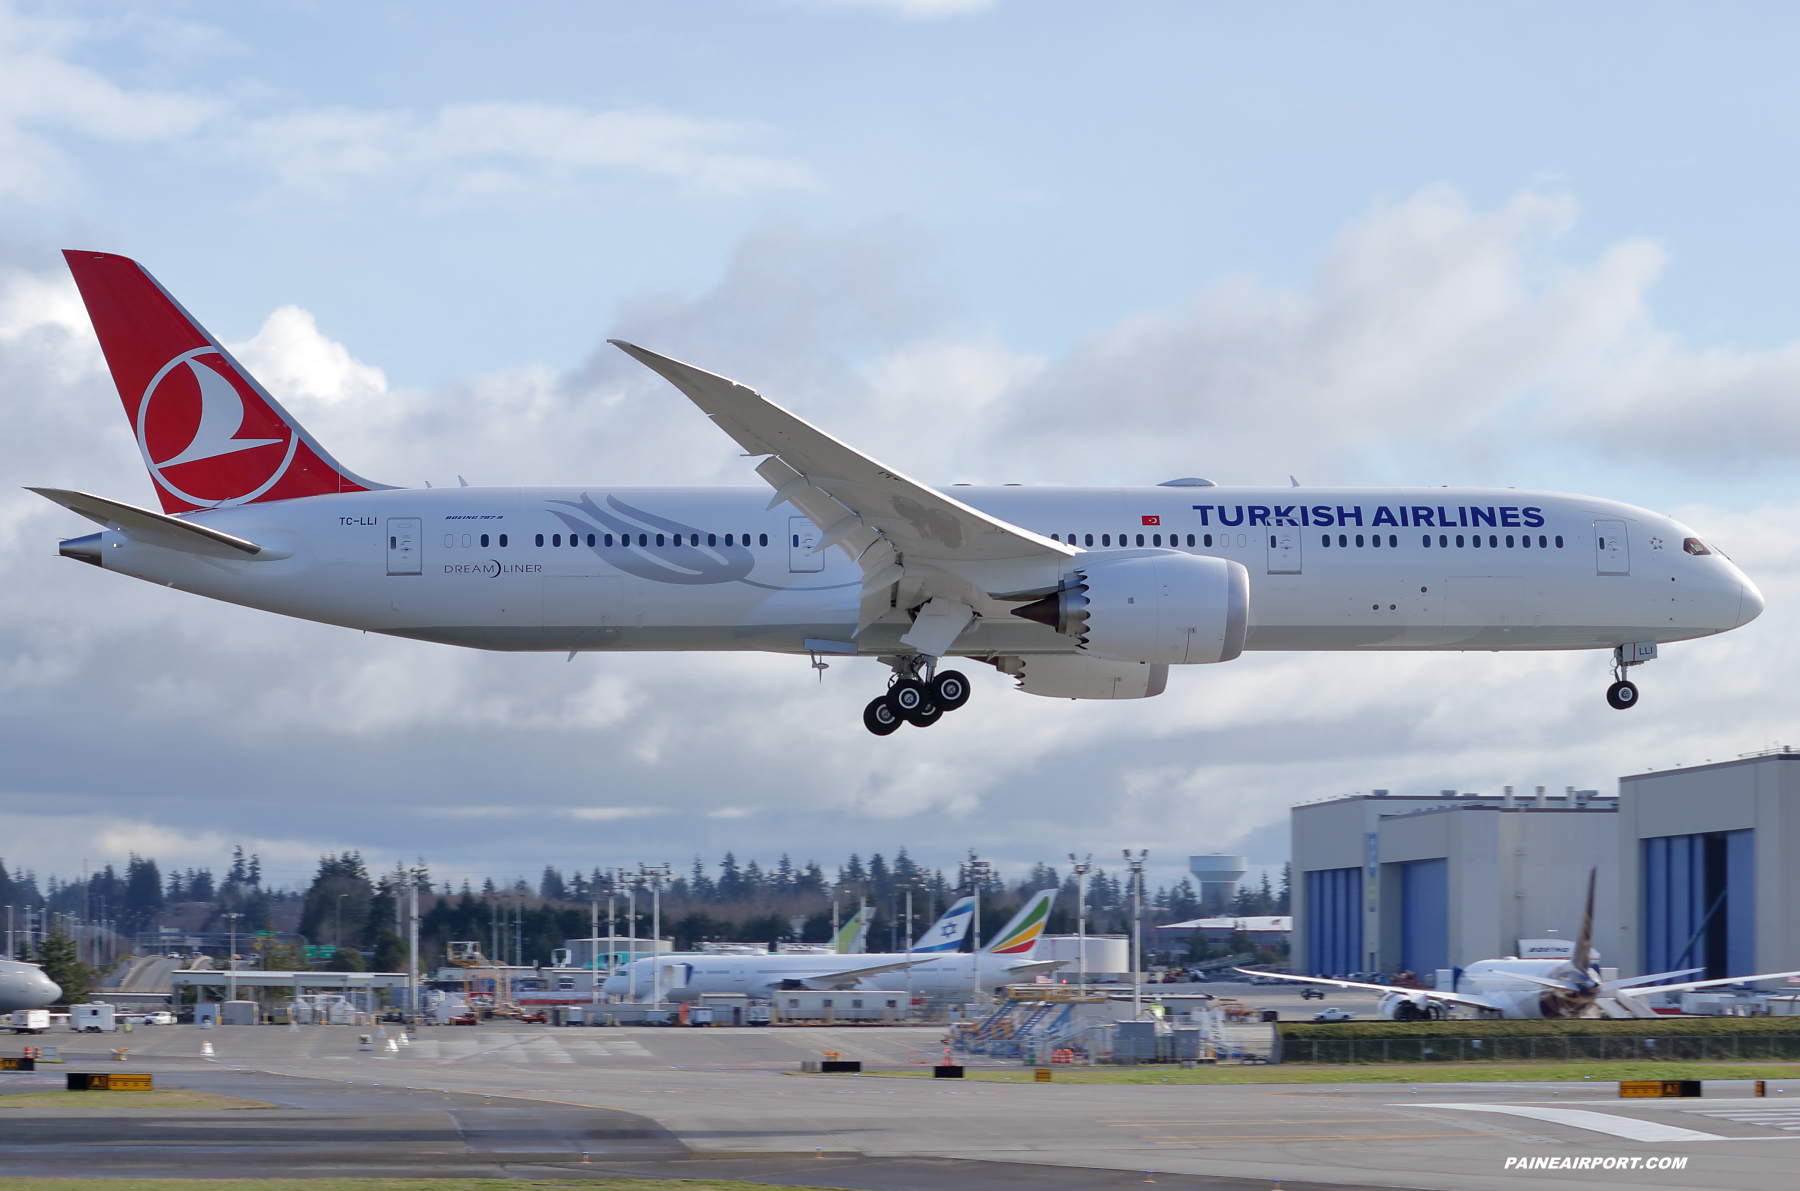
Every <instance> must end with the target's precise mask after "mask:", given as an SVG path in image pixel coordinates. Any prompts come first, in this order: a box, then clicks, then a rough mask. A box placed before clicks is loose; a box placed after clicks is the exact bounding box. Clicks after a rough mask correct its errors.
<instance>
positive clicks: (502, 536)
mask: <svg viewBox="0 0 1800 1191" xmlns="http://www.w3.org/2000/svg"><path fill="white" fill-rule="evenodd" d="M500 545H501V546H502V547H504V546H505V545H506V535H505V534H501V535H500Z"/></svg>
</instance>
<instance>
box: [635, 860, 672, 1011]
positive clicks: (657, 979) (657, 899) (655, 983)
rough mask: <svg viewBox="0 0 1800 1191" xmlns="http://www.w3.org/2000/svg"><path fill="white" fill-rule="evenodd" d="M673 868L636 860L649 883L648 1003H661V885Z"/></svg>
mask: <svg viewBox="0 0 1800 1191" xmlns="http://www.w3.org/2000/svg"><path fill="white" fill-rule="evenodd" d="M674 871H675V870H674V869H673V868H671V867H670V866H669V865H667V864H645V863H644V862H643V861H641V860H640V861H638V875H639V876H640V877H642V878H643V879H644V880H645V881H646V882H648V883H649V885H650V992H651V996H650V1003H651V1004H652V1005H656V1006H658V1007H660V1006H661V1005H662V887H663V882H664V881H666V880H668V879H669V874H670V873H672V872H674Z"/></svg>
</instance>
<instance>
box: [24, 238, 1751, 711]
mask: <svg viewBox="0 0 1800 1191" xmlns="http://www.w3.org/2000/svg"><path fill="white" fill-rule="evenodd" d="M65 256H66V257H67V259H68V263H69V268H70V270H71V271H72V272H73V273H74V275H75V281H76V284H77V285H78V286H79V287H80V290H81V296H82V299H83V300H84V301H85V302H86V304H87V309H88V314H89V316H90V317H91V319H92V320H93V324H94V330H95V332H96V333H97V334H98V336H99V339H100V346H101V348H102V350H103V351H104V352H105V354H106V360H107V364H108V365H109V367H110V368H111V370H112V376H113V380H114V382H115V383H116V384H117V386H118V390H119V395H120V397H121V398H122V399H123V401H124V403H125V413H126V416H127V417H128V419H129V420H130V424H131V429H132V432H133V434H134V436H135V437H136V439H137V444H138V449H139V451H140V452H141V454H142V455H143V460H144V465H145V466H146V467H147V468H148V469H149V471H150V476H151V479H152V481H153V483H154V485H155V488H156V494H157V497H158V499H159V500H160V502H161V505H162V511H161V512H157V511H154V510H152V509H147V508H140V507H137V506H134V505H130V504H125V503H123V502H120V501H116V500H111V499H107V498H104V497H99V496H92V495H88V494H86V493H81V492H72V491H67V490H63V489H55V488H36V489H33V491H36V492H39V493H41V494H43V495H44V496H46V497H48V498H49V499H51V500H53V501H55V502H57V503H58V504H60V505H63V506H64V507H65V508H68V509H70V510H72V511H73V512H76V513H79V514H81V515H82V516H84V517H86V518H88V519H89V520H91V521H94V522H97V523H99V524H100V525H102V526H104V527H105V528H104V530H103V531H102V532H100V533H93V534H88V535H87V536H85V537H78V538H74V539H71V540H69V541H65V542H63V543H62V553H63V554H64V555H66V556H68V557H70V558H76V559H80V560H82V561H84V562H88V563H92V564H93V565H95V566H98V567H101V568H103V569H105V570H109V571H117V572H120V573H121V574H126V575H131V576H134V577H136V578H139V579H144V580H147V581H149V582H152V583H161V584H165V585H167V586H169V587H174V588H179V589H181V590H183V591H191V592H194V593H196V594H199V595H203V596H209V597H211V598H213V599H218V600H225V601H228V602H231V603H235V604H242V605H246V606H248V607H252V608H261V609H264V610H266V611H270V612H275V613H279V614H281V615H284V616H296V617H302V618H304V619H307V620H315V621H321V622H324V623H327V624H335V625H342V626H344V627H346V628H353V629H364V630H367V631H369V632H376V633H387V634H391V635H393V636H398V637H412V638H416V639H418V640H421V641H434V642H439V643H441V644H445V645H457V646H464V647H467V648H472V649H494V650H516V651H525V650H545V651H549V650H554V651H559V652H560V651H564V650H567V651H569V652H570V656H571V657H572V656H573V655H574V653H576V652H582V651H591V652H597V653H608V652H622V651H634V652H656V651H675V650H686V651H723V650H733V651H743V650H754V651H762V652H770V653H786V654H794V655H809V654H810V655H813V657H814V660H815V661H817V660H818V659H819V658H820V657H822V656H835V655H846V656H863V657H875V658H879V659H880V660H881V661H882V662H883V663H884V664H886V665H887V666H888V667H889V668H890V669H891V670H892V675H891V677H890V678H889V680H888V683H887V689H886V690H885V692H883V693H881V694H880V695H878V696H876V697H875V698H874V699H872V700H871V701H870V702H869V703H868V705H867V707H866V708H865V709H864V712H863V722H864V724H865V725H866V726H867V727H868V729H869V730H870V731H871V732H874V733H875V734H877V735H887V734H888V733H890V732H893V731H895V730H896V729H898V728H899V727H900V726H901V725H902V724H903V723H911V724H914V725H917V726H920V727H924V726H926V725H929V724H931V723H933V722H935V721H936V720H937V719H938V718H939V717H940V716H942V715H943V714H944V713H946V712H949V711H954V710H956V709H957V708H959V707H961V706H963V704H964V703H965V702H966V701H967V700H968V698H969V681H968V678H967V677H966V676H965V675H964V674H962V673H961V672H959V671H957V670H954V669H948V668H946V666H945V665H944V663H945V660H946V659H950V658H969V659H975V660H979V661H983V662H986V663H988V664H990V665H992V666H994V667H996V668H997V669H999V670H1000V671H1002V672H1003V673H1006V674H1009V675H1012V676H1013V677H1015V678H1016V679H1017V680H1018V688H1019V689H1020V690H1022V691H1024V692H1026V693H1027V694H1033V695H1044V696H1049V697H1053V698H1066V699H1133V698H1146V697H1149V696H1152V695H1156V694H1160V693H1161V692H1162V690H1163V688H1164V686H1165V684H1166V683H1167V680H1168V672H1169V667H1170V666H1180V665H1203V664H1210V663H1217V662H1229V661H1231V660H1232V659H1234V658H1236V657H1238V656H1240V655H1241V654H1242V653H1243V652H1244V651H1245V650H1337V651H1346V650H1348V651H1355V650H1495V651H1499V650H1527V649H1529V650H1538V649H1588V650H1610V651H1611V652H1612V655H1613V657H1612V678H1613V682H1612V685H1611V686H1610V687H1609V688H1608V690H1607V700H1608V702H1610V703H1611V705H1612V706H1613V707H1615V708H1619V709H1621V710H1623V709H1625V708H1629V707H1631V706H1633V705H1634V704H1635V703H1636V701H1637V687H1636V686H1635V685H1634V684H1633V683H1632V682H1631V681H1630V680H1629V679H1628V678H1627V674H1628V672H1629V670H1630V669H1631V668H1632V667H1634V666H1637V665H1639V664H1641V663H1643V662H1646V661H1648V660H1650V659H1652V658H1654V657H1655V656H1656V653H1657V647H1658V646H1659V645H1661V644H1663V643H1666V642H1671V641H1685V640H1689V639H1692V638H1695V637H1708V636H1711V635H1713V634H1714V633H1722V632H1725V631H1727V630H1729V629H1734V628H1737V627H1738V626H1740V625H1743V624H1746V623H1748V622H1749V621H1751V620H1753V619H1754V618H1755V617H1756V616H1757V615H1758V614H1759V613H1761V611H1762V608H1763V599H1762V595H1761V593H1759V592H1758V591H1757V589H1756V587H1755V585H1754V584H1752V583H1751V582H1750V581H1749V580H1748V579H1747V578H1745V576H1744V575H1743V573H1742V572H1741V571H1739V570H1738V568H1737V567H1736V566H1735V565H1733V564H1732V563H1731V561H1730V560H1729V559H1727V558H1726V557H1725V556H1724V555H1723V554H1722V553H1721V552H1720V551H1719V550H1718V548H1717V547H1715V546H1713V545H1711V544H1709V543H1708V542H1707V541H1706V540H1705V539H1704V538H1702V537H1701V536H1700V535H1699V534H1698V533H1696V532H1695V531H1694V530H1692V529H1690V528H1688V527H1687V526H1685V525H1682V524H1680V523H1679V522H1677V521H1674V520H1672V519H1671V518H1668V517H1665V516H1663V515H1662V514H1660V513H1652V512H1649V511H1647V510H1645V509H1640V508H1635V507H1633V506H1631V505H1627V504H1621V503H1619V502H1617V501H1611V500H1605V499H1602V498H1599V497H1591V496H1570V495H1564V494H1561V493H1554V492H1535V491H1524V490H1515V489H1511V488H1498V489H1492V488H1484V489H1449V488H1378V489H1370V488H1302V487H1298V486H1295V487H1290V488H1238V487H1232V488H1226V487H1220V486H1217V485H1214V484H1212V483H1211V482H1209V481H1207V480H1202V479H1192V478H1190V479H1178V480H1169V481H1167V482H1165V483H1161V484H1154V485H1146V486H1143V487H1116V488H1078V487H1066V486H1031V487H1020V486H1013V485H1007V486H1003V487H973V486H961V485H958V486H953V487H951V488H946V487H934V486H932V485H929V484H925V483H922V482H920V481H918V480H914V479H911V478H910V477H908V476H906V475H905V474H903V473H902V472H900V471H898V470H896V469H894V468H892V467H889V466H887V465H885V464H883V463H880V462H877V461H876V460H875V459H874V458H872V457H870V456H868V455H865V454H863V453H862V452H861V451H858V450H856V449H855V448H853V447H850V446H848V445H846V444H844V443H841V442H839V441H838V440H836V439H834V438H832V437H831V436H830V435H828V434H826V433H824V432H823V431H821V430H819V429H817V428H815V427H813V426H811V425H809V424H808V423H806V422H804V421H802V420H800V419H799V418H797V417H795V416H794V415H793V414H790V413H788V412H787V411H786V410H784V409H782V408H781V407H780V406H778V405H776V404H775V403H773V402H771V401H769V400H767V399H766V398H764V397H762V396H761V395H759V394H758V393H756V392H754V391H753V390H751V389H748V388H745V387H744V386H743V385H740V384H738V383H736V382H734V381H731V380H727V379H726V378H724V377H722V376H717V375H714V374H713V373H710V372H705V371H702V370H701V369H699V368H696V367H694V366H692V365H690V364H684V363H681V362H680V361H678V360H673V359H670V358H669V357H667V356H662V355H658V354H657V353H655V352H652V351H648V350H646V349H644V348H642V347H638V346H636V345H635V344H630V343H624V342H620V341H617V340H615V341H613V342H614V343H616V345H617V346H618V347H619V349H620V350H622V351H624V352H625V353H626V354H628V355H630V356H631V357H632V358H633V359H636V360H638V361H640V362H641V363H643V364H644V365H645V366H646V367H648V368H651V369H653V370H654V371H656V372H657V373H659V374H660V375H661V376H663V377H664V378H666V379H667V380H668V381H669V382H670V383H671V384H672V385H674V386H675V388H676V389H677V390H679V391H680V392H681V393H683V394H684V395H686V396H687V398H688V399H689V400H691V401H692V402H693V403H694V404H695V405H697V406H699V408H700V409H701V411H702V412H704V413H705V414H706V415H707V416H708V417H710V418H711V419H712V421H713V422H714V423H715V424H716V425H717V426H718V428H719V429H720V430H723V431H724V432H725V434H726V435H728V436H729V437H730V438H731V439H732V440H733V441H735V442H736V443H737V444H738V446H740V447H741V448H742V449H743V450H744V451H745V452H747V453H748V454H749V455H750V456H753V457H760V459H761V462H760V463H758V464H757V465H756V466H755V473H756V475H757V476H758V477H760V479H761V480H762V482H763V485H764V486H763V487H760V488H758V487H736V488H725V487H705V488H703V487H635V486H634V487H627V486H621V485H616V484H610V483H607V482H605V481H604V480H601V481H598V482H595V483H590V484H576V485H564V486H557V487H499V488H487V487H461V488H425V489H419V488H399V487H395V486H392V485H388V484H379V483H376V482H374V481H372V480H366V479H363V478H362V477H360V476H358V475H356V474H355V473H353V472H351V471H349V470H348V469H346V468H345V467H343V466H342V465H340V464H339V463H338V462H337V461H336V460H335V459H334V458H332V456H331V455H330V454H329V453H328V452H327V451H326V450H325V448H324V447H323V446H321V445H320V444H319V443H318V441H317V440H315V439H314V438H313V437H312V436H311V435H310V434H308V433H307V432H306V430H305V429H304V428H303V427H301V426H300V424H299V423H298V422H296V421H295V420H294V419H293V417H292V416H291V415H289V414H288V412H287V411H286V410H284V409H283V408H282V407H281V405H280V404H279V403H278V402H277V401H276V400H275V399H274V398H273V397H272V396H270V395H269V393H268V391H267V390H266V389H264V388H263V387H262V385H260V384H258V383H257V381H256V379H255V378H254V377H252V376H251V375H250V374H249V372H248V371H246V370H245V369H244V368H243V366H242V365H240V364H239V363H238V362H237V361H236V360H235V359H233V358H232V356H231V353H230V352H228V351H226V350H225V348H224V347H223V346H222V345H221V344H220V343H219V341H218V340H217V339H215V338H213V336H212V335H211V334H209V333H208V332H207V331H206V329H205V328H204V327H202V326H201V325H200V323H199V322H198V321H197V320H195V319H194V318H193V316H191V315H190V314H188V312H187V311H186V310H185V309H183V308H182V306H181V305H180V304H179V303H177V302H176V301H175V300H174V299H173V298H172V297H171V296H170V295H169V294H168V292H167V291H166V290H164V289H163V288H162V286H161V285H159V284H158V283H157V281H156V280H155V278H153V277H151V276H150V274H149V273H148V272H146V271H145V270H144V269H143V267H142V266H140V265H138V264H137V262H135V261H132V260H130V259H128V258H126V257H122V256H113V255H108V254H104V253H96V252H73V251H72V252H68V253H66V254H65Z"/></svg>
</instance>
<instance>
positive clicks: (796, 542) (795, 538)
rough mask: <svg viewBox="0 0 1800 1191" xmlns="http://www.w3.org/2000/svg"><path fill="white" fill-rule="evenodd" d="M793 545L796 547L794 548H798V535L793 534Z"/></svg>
mask: <svg viewBox="0 0 1800 1191" xmlns="http://www.w3.org/2000/svg"><path fill="white" fill-rule="evenodd" d="M793 544H794V545H796V546H798V545H799V544H800V535H799V534H795V535H794V542H793Z"/></svg>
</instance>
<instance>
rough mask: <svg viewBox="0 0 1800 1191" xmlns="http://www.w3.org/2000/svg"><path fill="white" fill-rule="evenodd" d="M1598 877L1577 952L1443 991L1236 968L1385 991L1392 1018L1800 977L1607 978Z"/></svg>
mask: <svg viewBox="0 0 1800 1191" xmlns="http://www.w3.org/2000/svg"><path fill="white" fill-rule="evenodd" d="M1597 875H1598V870H1597V869H1596V870H1590V871H1589V872H1588V894H1587V910H1586V912H1585V913H1584V914H1583V915H1582V918H1581V933H1580V934H1579V935H1578V936H1577V937H1576V941H1575V951H1574V954H1573V955H1572V956H1571V957H1570V958H1568V959H1519V958H1518V957H1516V956H1507V957H1506V958H1505V959H1483V960H1477V961H1476V962H1475V963H1472V964H1470V965H1469V966H1468V967H1466V968H1463V969H1462V970H1461V971H1460V972H1458V973H1457V974H1456V975H1455V977H1454V985H1455V987H1453V988H1450V989H1447V990H1444V991H1439V990H1437V989H1420V988H1402V987H1399V986H1397V985H1392V984H1368V983H1364V982H1362V981H1357V980H1332V979H1329V978H1327V977H1323V976H1289V975H1286V974H1284V973H1280V972H1253V971H1250V970H1249V969H1246V968H1239V969H1237V970H1238V971H1240V972H1243V973H1245V974H1246V975H1250V976H1272V977H1274V978H1275V979H1277V980H1293V981H1297V982H1300V983H1304V984H1329V985H1332V986H1333V987H1336V988H1359V989H1366V990H1370V991H1373V992H1379V993H1381V994H1382V996H1381V999H1380V1001H1378V1002H1377V1004H1376V1014H1377V1016H1379V1017H1382V1018H1386V1019H1389V1020H1393V1021H1418V1020H1421V1019H1423V1018H1428V1017H1443V1016H1445V1013H1446V1011H1447V1010H1448V1009H1449V1008H1450V1007H1451V1006H1454V1005H1467V1006H1469V1007H1471V1008H1474V1009H1486V1010H1489V1011H1491V1012H1497V1013H1499V1014H1500V1016H1502V1017H1505V1018H1571V1017H1602V1016H1607V1017H1654V1016H1656V1015H1655V1013H1654V1012H1652V1011H1651V1009H1650V1008H1649V1007H1648V1006H1646V1005H1645V1004H1643V1002H1642V1000H1641V999H1640V998H1641V997H1642V996H1643V995H1644V994H1646V993H1666V992H1685V991H1688V990H1690V989H1696V988H1714V987H1719V986H1723V985H1727V984H1754V983H1756V982H1757V981H1761V980H1785V979H1787V978H1789V977H1793V976H1800V972H1764V973H1761V974H1759V975H1754V976H1729V977H1726V978H1724V979H1722V980H1689V981H1686V982H1683V983H1677V984H1659V983H1658V981H1662V980H1672V979H1673V978H1675V977H1677V976H1687V975H1691V974H1692V973H1694V972H1699V971H1704V970H1705V969H1703V968H1682V969H1680V970H1679V971H1674V972H1653V973H1651V974H1650V975H1648V976H1629V977H1626V978H1625V979H1623V980H1605V979H1602V977H1601V974H1600V971H1599V969H1598V968H1597V967H1596V966H1595V963H1594V961H1595V960H1597V959H1598V958H1599V953H1598V952H1596V951H1594V949H1593V941H1594V881H1595V878H1596V876H1597Z"/></svg>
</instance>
